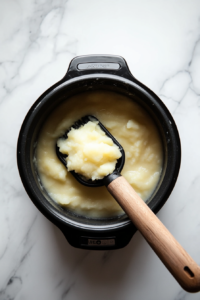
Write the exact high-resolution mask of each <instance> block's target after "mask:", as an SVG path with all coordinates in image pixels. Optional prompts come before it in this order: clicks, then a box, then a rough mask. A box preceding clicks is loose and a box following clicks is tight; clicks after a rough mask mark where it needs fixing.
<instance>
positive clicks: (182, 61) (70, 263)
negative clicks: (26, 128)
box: [0, 0, 200, 300]
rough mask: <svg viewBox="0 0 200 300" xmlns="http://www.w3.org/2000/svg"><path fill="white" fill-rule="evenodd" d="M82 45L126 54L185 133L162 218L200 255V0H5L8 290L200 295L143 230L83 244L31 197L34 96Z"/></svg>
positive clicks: (0, 241) (0, 286)
mask: <svg viewBox="0 0 200 300" xmlns="http://www.w3.org/2000/svg"><path fill="white" fill-rule="evenodd" d="M82 54H116V55H121V56H123V57H124V58H125V59H126V60H127V62H128V65H129V67H130V70H131V72H132V73H133V74H134V76H135V77H136V78H137V79H138V80H140V81H141V82H143V83H144V84H145V85H147V86H148V87H149V88H151V89H152V90H153V91H154V92H155V93H156V94H158V95H159V96H160V98H161V99H162V100H163V102H164V103H165V104H166V106H167V107H168V108H169V110H170V111H171V113H172V115H173V117H174V119H175V121H176V123H177V126H178V129H179V133H180V137H181V143H182V164H181V169H180V174H179V178H178V181H177V184H176V186H175V188H174V190H173V193H172V194H171V196H170V197H169V199H168V201H167V203H166V204H165V206H164V207H163V208H162V209H161V211H160V212H159V213H158V217H159V218H160V220H161V221H162V222H163V223H164V224H165V225H166V227H167V228H168V229H169V230H170V231H171V232H172V234H173V235H174V236H175V237H176V239H177V240H178V241H179V242H180V243H181V244H182V246H183V247H184V248H185V249H186V250H187V251H188V252H189V254H190V255H191V256H192V257H193V258H194V259H195V260H196V261H197V263H198V264H199V265H200V255H199V254H200V239H199V236H200V171H199V169H200V168H199V166H200V138H199V137H200V1H199V0H182V1H181V0H176V1H174V0H169V1H167V0H151V1H148V0H141V1H136V0H133V1H131V0H123V1H122V0H119V1H116V0H101V1H97V0H93V1H92V0H84V1H81V0H68V1H66V0H30V1H26V0H17V1H15V0H6V1H4V0H1V1H0V205H1V209H0V237H1V238H0V300H11V299H15V300H35V299H42V300H47V299H48V300H55V299H56V300H63V299H70V300H77V299H83V300H86V299H87V300H92V299H96V300H100V299H115V300H121V299H125V300H129V299H134V300H144V299H146V300H160V299H162V300H198V299H200V293H198V294H189V293H187V292H185V291H184V290H183V289H182V288H181V287H180V286H179V285H178V283H177V282H176V281H175V280H174V278H173V277H172V276H171V275H170V273H169V272H168V271H167V270H166V269H165V267H164V266H163V265H162V263H161V262H160V261H159V259H158V258H157V257H156V255H155V254H154V252H153V251H152V250H151V249H150V247H149V246H148V245H147V243H146V242H145V241H144V239H143V238H142V237H141V235H140V233H137V234H136V235H135V236H134V237H133V239H132V240H131V242H130V244H129V245H128V246H127V247H125V248H123V249H121V250H116V251H96V252H95V251H86V250H80V249H74V248H72V247H71V246H70V245H69V244H68V243H67V241H66V240H65V238H64V236H63V235H62V233H61V232H60V231H59V230H58V229H57V228H56V227H55V226H54V225H53V224H51V223H50V222H49V221H48V220H47V219H46V218H45V217H44V216H43V215H42V214H41V213H40V212H39V211H38V210H37V209H36V207H35V206H34V205H33V203H32V202H31V201H30V199H29V198H28V196H27V194H26V192H25V190H24V188H23V186H22V183H21V180H20V178H19V174H18V169H17V164H16V144H17V138H18V133H19V130H20V126H21V124H22V121H23V119H24V117H25V115H26V113H27V111H28V109H29V108H30V106H31V105H32V104H33V103H34V101H35V100H36V99H37V98H38V97H39V95H40V94H41V93H42V92H43V91H45V90H46V89H47V88H48V87H49V86H51V85H52V84H53V83H55V82H56V81H58V80H59V79H61V78H62V77H63V76H64V74H65V72H66V70H67V68H68V65H69V62H70V60H71V59H72V58H73V57H75V56H77V55H82Z"/></svg>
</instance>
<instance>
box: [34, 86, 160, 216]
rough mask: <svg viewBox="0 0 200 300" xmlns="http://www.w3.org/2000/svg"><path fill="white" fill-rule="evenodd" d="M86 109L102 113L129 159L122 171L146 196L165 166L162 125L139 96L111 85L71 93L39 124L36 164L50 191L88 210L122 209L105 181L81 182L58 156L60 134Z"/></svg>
mask: <svg viewBox="0 0 200 300" xmlns="http://www.w3.org/2000/svg"><path fill="white" fill-rule="evenodd" d="M85 115H94V116H95V117H96V118H97V119H99V121H100V122H101V123H102V124H103V125H104V126H105V127H106V128H107V129H108V130H109V131H110V133H111V134H112V135H113V136H114V137H115V138H116V139H117V140H118V142H119V143H120V144H121V145H122V147H123V148H124V151H125V156H126V160H125V164H124V167H123V170H122V172H121V174H122V175H123V176H124V177H125V178H126V179H127V181H128V182H129V183H130V184H131V185H132V187H133V188H134V189H135V191H136V192H137V193H138V194H139V195H140V197H141V198H142V199H143V200H144V201H148V199H149V198H150V196H151V194H152V193H153V191H154V190H155V188H156V186H157V184H158V181H159V178H160V174H161V172H162V160H163V151H162V143H161V139H160V136H159V133H158V130H157V128H156V126H155V124H154V122H153V120H152V119H151V117H150V116H149V114H148V113H147V112H146V111H145V110H144V109H143V108H142V107H141V106H139V105H138V104H137V103H136V102H134V101H133V100H131V99H130V98H128V97H126V96H123V95H121V94H117V93H114V92H109V91H91V92H85V93H81V94H78V95H75V96H73V97H71V98H69V99H67V100H66V101H64V102H63V103H62V104H61V105H60V106H59V107H57V108H56V109H55V110H54V111H53V112H52V113H51V114H50V115H49V117H48V118H47V120H46V122H45V123H44V125H43V127H42V128H41V132H40V135H39V139H38V144H37V149H36V164H37V169H38V172H39V176H40V179H41V182H42V184H43V186H44V188H45V189H46V191H47V192H48V193H49V195H50V197H51V198H52V199H53V200H54V201H56V202H57V203H59V204H60V205H62V206H64V207H66V208H68V209H70V210H72V211H73V212H76V213H78V214H82V215H86V216H91V217H107V216H116V215H119V214H122V213H123V210H122V209H121V207H120V206H119V205H118V203H117V202H116V201H115V200H114V199H113V198H112V196H111V195H110V194H109V192H108V191H107V189H106V188H105V187H96V188H91V187H87V186H84V185H81V184H80V183H79V182H77V180H76V179H75V178H74V177H73V176H72V175H71V174H70V172H68V170H67V169H66V167H65V166H64V165H63V164H62V163H61V162H60V161H59V159H58V158H57V155H56V151H55V146H56V142H57V140H58V139H59V138H60V137H61V136H62V135H63V134H64V133H65V131H66V130H67V129H69V128H70V127H71V126H72V125H73V124H74V123H75V122H76V121H77V120H79V119H80V118H81V117H83V116H85Z"/></svg>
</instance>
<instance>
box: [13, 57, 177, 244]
mask: <svg viewBox="0 0 200 300" xmlns="http://www.w3.org/2000/svg"><path fill="white" fill-rule="evenodd" d="M86 90H108V91H114V92H116V93H120V94H123V95H126V96H128V97H129V98H130V99H133V101H135V102H137V103H138V104H139V105H141V106H142V107H143V108H144V109H146V110H147V111H148V113H149V114H150V115H151V117H152V118H153V119H154V121H155V123H156V125H157V127H158V130H159V132H160V136H161V139H162V143H163V153H164V160H163V170H162V174H161V176H160V180H159V183H158V185H157V187H156V189H155V191H154V193H153V194H152V196H151V197H150V199H148V202H147V204H148V206H149V207H150V208H151V209H152V210H153V211H154V213H157V212H158V211H159V209H160V208H161V207H162V206H163V204H164V203H165V201H166V200H167V198H168V197H169V195H170V193H171V191H172V189H173V187H174V185H175V182H176V179H177V177H178V172H179V168H180V160H181V146H180V139H179V134H178V131H177V127H176V124H175V122H174V120H173V118H172V116H171V114H170V113H169V111H168V109H167V108H166V107H165V105H164V104H163V102H162V101H161V100H160V99H159V98H158V97H157V96H156V95H155V94H154V93H153V92H152V91H151V90H150V89H148V88H147V87H146V86H144V85H143V84H142V83H140V82H139V81H138V80H136V79H135V78H134V77H133V76H132V74H131V73H130V71H129V68H128V66H127V64H126V61H125V60H124V59H123V58H122V57H120V56H110V55H90V56H79V57H75V58H74V59H73V60H72V61H71V63H70V65H69V69H68V71H67V74H66V75H65V76H64V78H63V79H62V80H61V81H59V82H57V83H56V84H55V85H53V86H52V87H50V88H49V89H48V90H47V91H46V92H44V93H43V94H42V95H41V96H40V97H39V99H38V100H37V101H36V102H35V103H34V104H33V106H32V107H31V109H30V110H29V112H28V114H27V116H26V118H25V120H24V122H23V124H22V127H21V130H20V134H19V139H18V145H17V162H18V169H19V173H20V176H21V179H22V182H23V185H24V187H25V189H26V191H27V193H28V195H29V197H30V198H31V200H32V201H33V203H34V204H35V205H36V206H37V208H38V209H39V210H40V211H41V212H42V213H43V214H44V215H45V216H46V217H47V218H48V219H49V220H50V221H51V222H53V223H54V224H55V225H56V226H58V227H59V228H60V229H61V231H62V232H63V233H64V235H65V237H66V238H67V240H68V242H69V243H70V244H71V245H72V246H75V247H78V248H84V249H88V248H90V249H98V250H99V249H104V250H105V249H117V248H121V247H124V246H125V245H127V244H128V243H129V241H130V239H131V237H132V236H133V234H134V233H135V232H136V230H137V229H136V228H135V227H134V225H133V224H132V223H131V221H130V220H129V219H128V217H127V216H126V215H125V214H124V215H122V216H120V217H113V218H101V219H97V218H86V217H83V216H79V215H77V214H75V213H73V212H71V211H68V210H66V209H64V208H62V207H61V206H60V205H58V204H57V203H55V201H53V200H52V199H51V198H50V196H49V195H48V193H47V192H46V191H45V189H44V188H43V186H42V184H41V181H40V179H39V176H38V173H37V170H36V167H35V164H34V161H33V160H34V152H35V148H36V145H37V138H38V135H39V132H40V128H41V126H42V124H43V123H44V121H45V120H46V118H47V116H48V115H49V114H50V113H51V112H52V110H54V109H55V107H57V106H58V105H59V104H60V103H61V102H62V101H63V100H65V101H67V98H69V97H71V96H72V95H75V94H77V93H81V92H85V91H86ZM122 105H123V103H122Z"/></svg>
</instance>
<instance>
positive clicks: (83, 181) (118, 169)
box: [56, 115, 125, 187]
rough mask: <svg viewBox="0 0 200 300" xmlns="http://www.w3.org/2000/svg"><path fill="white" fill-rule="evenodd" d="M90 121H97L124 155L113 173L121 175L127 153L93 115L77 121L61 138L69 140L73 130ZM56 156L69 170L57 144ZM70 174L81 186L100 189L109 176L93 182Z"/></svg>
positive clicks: (78, 175)
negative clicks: (69, 134)
mask: <svg viewBox="0 0 200 300" xmlns="http://www.w3.org/2000/svg"><path fill="white" fill-rule="evenodd" d="M89 121H97V122H98V125H99V126H100V128H101V129H102V130H103V131H104V132H105V134H106V135H107V136H108V137H109V138H111V139H112V140H113V142H114V144H116V145H117V146H118V147H119V150H120V152H121V154H122V156H121V157H120V158H119V159H118V160H117V163H116V166H115V170H114V171H113V173H115V172H117V173H120V172H121V170H122V168H123V166H124V163H125V152H124V149H123V147H122V146H121V145H120V143H119V142H118V141H117V140H116V139H115V138H114V136H113V135H112V134H111V133H110V132H109V131H108V130H107V129H106V128H105V127H104V126H103V124H102V123H101V122H100V121H99V120H98V119H97V118H96V117H94V116H91V115H87V116H85V117H82V118H81V119H79V120H78V121H76V122H75V123H74V124H73V125H72V126H71V127H70V129H68V130H67V131H66V132H65V134H64V135H63V136H62V137H60V138H62V139H65V140H66V139H67V138H68V133H69V132H70V130H71V128H74V129H78V128H79V127H81V126H82V125H85V124H87V123H88V122H89ZM56 154H57V156H58V158H59V160H60V161H61V162H62V163H63V164H64V166H65V167H66V168H67V161H66V157H67V155H66V154H63V153H62V152H60V151H59V147H58V145H57V143H56ZM70 173H71V174H72V175H73V176H74V177H75V178H76V180H78V182H80V183H81V184H83V185H85V186H89V187H98V186H103V185H105V180H106V177H107V176H109V175H110V174H109V175H107V176H105V177H104V178H103V179H96V180H91V179H87V178H85V177H84V176H83V175H81V174H79V173H76V172H75V171H70Z"/></svg>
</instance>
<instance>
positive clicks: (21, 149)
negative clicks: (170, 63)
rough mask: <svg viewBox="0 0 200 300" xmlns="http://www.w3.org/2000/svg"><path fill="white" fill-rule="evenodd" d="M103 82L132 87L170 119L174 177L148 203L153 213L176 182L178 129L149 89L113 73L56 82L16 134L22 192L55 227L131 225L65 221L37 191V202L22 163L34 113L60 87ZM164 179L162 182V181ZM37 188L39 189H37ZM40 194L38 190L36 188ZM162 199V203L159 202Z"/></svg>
mask: <svg viewBox="0 0 200 300" xmlns="http://www.w3.org/2000/svg"><path fill="white" fill-rule="evenodd" d="M97 78H98V79H106V80H115V81H119V82H120V83H123V84H124V85H125V86H126V87H129V86H131V88H133V89H136V90H137V92H139V93H141V94H142V95H143V96H145V97H146V98H148V99H149V100H150V101H151V102H152V105H154V107H156V108H157V109H158V110H159V111H160V112H162V116H163V115H164V114H165V115H166V116H167V117H168V119H169V124H170V126H169V130H170V128H171V131H173V134H174V136H175V142H176V143H175V144H176V145H174V148H176V149H175V150H176V151H175V154H176V158H175V159H174V163H175V165H174V167H173V170H174V171H173V178H171V182H169V181H168V188H167V190H165V195H164V197H162V199H161V198H160V201H157V202H156V201H153V202H152V201H150V202H149V203H148V206H149V207H150V208H151V209H152V210H153V211H154V213H157V212H158V211H159V210H160V209H161V207H162V206H163V205H164V203H165V202H166V201H167V199H168V197H169V195H170V194H171V192H172V190H173V188H174V185H175V183H176V180H177V177H178V173H179V169H180V162H181V144H180V138H179V134H178V130H177V127H176V124H175V122H174V120H173V117H172V116H171V113H170V112H169V110H168V109H167V107H166V106H165V105H164V103H163V102H162V101H161V100H160V99H159V97H158V96H156V95H155V94H154V93H153V92H152V91H151V90H150V89H149V88H147V87H146V86H144V85H143V84H142V83H140V82H139V81H137V80H136V79H134V77H133V80H130V79H127V78H124V77H121V76H117V75H113V74H108V73H103V74H102V73H98V72H97V73H92V74H85V75H80V76H78V77H75V78H72V79H68V80H67V81H65V79H62V80H61V81H59V82H57V83H56V84H54V85H53V86H51V87H50V88H49V89H47V90H46V91H45V92H44V93H43V94H42V95H41V96H40V97H39V98H38V99H37V100H36V101H35V103H34V104H33V105H32V106H31V108H30V109H29V111H28V113H27V115H26V117H25V119H24V121H23V124H22V126H21V130H20V133H19V137H18V143H17V164H18V169H19V173H20V177H21V180H22V183H23V185H24V187H25V190H26V191H27V193H28V195H29V197H30V199H31V200H32V201H33V203H34V204H35V205H36V207H37V208H38V209H39V210H40V211H41V212H42V213H43V214H44V215H45V216H46V217H47V218H48V219H49V220H50V221H51V222H53V223H54V224H55V225H58V226H59V225H61V226H66V225H67V226H71V227H73V228H74V227H76V228H78V229H80V228H82V229H85V230H87V229H88V230H90V231H93V230H94V231H103V230H116V229H119V228H122V227H125V226H129V225H130V224H131V221H130V220H125V221H122V222H120V223H117V224H109V225H105V224H103V225H94V224H93V225H92V226H91V225H87V224H82V223H78V222H76V221H74V220H70V219H68V218H67V217H66V216H65V217H64V216H63V215H61V213H60V212H59V211H57V210H56V209H54V208H53V205H52V204H51V203H50V202H49V201H48V200H47V199H46V198H45V197H44V196H43V195H42V193H41V192H40V195H41V196H42V197H43V198H44V199H45V200H44V199H43V201H41V199H40V200H39V199H38V194H39V193H37V192H35V187H36V185H37V184H36V183H35V186H34V187H33V185H32V183H31V182H30V181H29V178H30V175H31V174H30V173H29V172H28V170H27V166H26V164H24V160H23V159H24V155H25V144H26V142H27V136H28V131H29V130H30V126H31V123H32V121H33V120H34V118H35V116H36V115H37V113H38V112H39V111H40V110H41V109H42V107H43V106H45V104H46V103H47V102H48V101H49V99H50V98H51V97H52V96H53V95H54V94H56V93H57V92H60V91H61V90H62V89H63V88H67V87H69V86H71V85H73V84H75V83H78V82H81V81H84V80H90V79H97ZM163 180H164V179H163ZM37 188H38V187H37ZM38 191H39V188H38ZM161 200H162V201H161Z"/></svg>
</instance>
